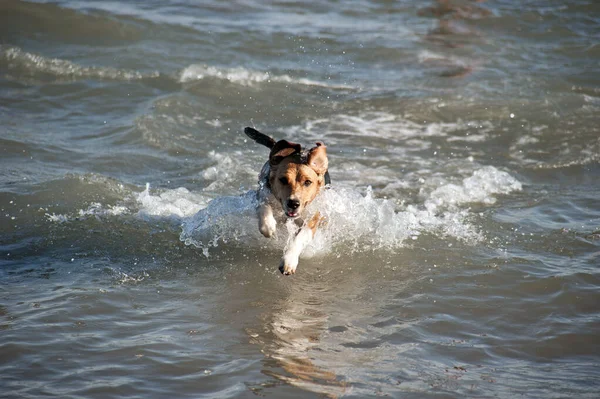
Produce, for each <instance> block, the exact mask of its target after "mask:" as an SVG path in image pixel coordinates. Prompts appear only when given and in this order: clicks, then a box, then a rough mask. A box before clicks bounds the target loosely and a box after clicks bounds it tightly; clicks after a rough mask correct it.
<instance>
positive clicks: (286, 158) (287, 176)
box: [269, 140, 328, 218]
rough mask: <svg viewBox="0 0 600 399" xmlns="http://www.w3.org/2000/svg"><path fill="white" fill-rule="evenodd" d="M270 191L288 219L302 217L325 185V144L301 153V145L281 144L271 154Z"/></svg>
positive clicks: (285, 142) (282, 141)
mask: <svg viewBox="0 0 600 399" xmlns="http://www.w3.org/2000/svg"><path fill="white" fill-rule="evenodd" d="M269 164H270V166H271V172H270V174H269V185H270V186H271V192H272V193H273V195H274V196H275V198H277V199H278V200H279V201H280V202H281V207H282V209H283V212H284V213H285V215H286V216H287V217H290V218H296V217H298V216H300V214H301V213H302V211H303V210H304V208H305V207H306V206H307V205H308V204H309V203H310V202H311V201H312V200H314V199H315V197H316V196H317V194H318V193H319V190H320V189H321V187H323V186H324V185H325V173H327V168H328V161H327V151H326V147H325V145H324V144H323V143H321V142H318V143H317V144H316V146H315V147H313V148H311V149H309V150H307V151H302V147H301V146H300V144H296V143H291V142H289V141H287V140H280V141H278V142H277V143H276V144H275V145H274V146H273V148H272V149H271V153H270V155H269Z"/></svg>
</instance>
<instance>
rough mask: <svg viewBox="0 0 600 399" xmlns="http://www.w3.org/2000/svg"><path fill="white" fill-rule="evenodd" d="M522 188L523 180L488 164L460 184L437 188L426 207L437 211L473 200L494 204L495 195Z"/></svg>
mask: <svg viewBox="0 0 600 399" xmlns="http://www.w3.org/2000/svg"><path fill="white" fill-rule="evenodd" d="M521 189H522V185H521V182H519V181H518V180H517V179H515V178H514V177H512V176H511V175H510V174H508V173H506V172H503V171H501V170H498V169H496V168H494V167H493V166H486V167H483V168H481V169H479V170H476V171H475V172H474V173H473V175H472V176H471V177H468V178H465V179H463V181H462V183H461V184H460V185H458V184H446V185H444V186H441V187H439V188H437V189H435V190H434V191H433V192H432V193H431V194H430V195H429V198H428V199H427V200H426V201H425V208H426V209H427V210H429V211H430V212H437V211H439V210H440V209H455V208H456V207H458V206H460V205H463V204H467V203H472V202H480V203H484V204H493V203H495V202H496V197H495V196H494V195H496V194H508V193H510V192H512V191H520V190H521Z"/></svg>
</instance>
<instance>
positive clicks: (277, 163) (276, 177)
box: [244, 127, 330, 275]
mask: <svg viewBox="0 0 600 399" xmlns="http://www.w3.org/2000/svg"><path fill="white" fill-rule="evenodd" d="M244 133H246V135H247V136H248V137H250V138H251V139H252V140H254V141H256V142H257V143H259V144H262V145H264V146H265V147H267V148H269V149H270V150H271V152H270V153H269V160H268V161H267V162H266V163H265V165H264V166H263V168H262V170H261V172H260V174H259V176H258V191H257V193H256V197H257V200H258V206H257V214H258V229H259V230H260V232H261V233H262V235H264V236H265V237H272V236H273V235H274V234H275V231H276V229H277V220H276V217H277V218H278V219H279V220H280V221H281V220H285V218H286V217H287V218H290V219H295V221H296V223H297V224H298V225H299V226H301V227H300V230H299V231H298V233H297V234H296V236H295V237H294V238H293V240H292V241H291V242H290V243H289V244H288V246H287V248H286V249H285V251H284V253H283V258H282V259H281V263H280V265H279V270H280V271H281V273H283V274H286V275H289V274H294V273H295V272H296V268H297V267H298V258H299V257H300V254H301V253H302V251H303V250H304V248H305V247H306V245H307V244H308V243H309V242H310V241H311V240H312V238H313V237H314V235H315V233H316V231H317V227H318V226H319V225H320V224H321V223H322V221H323V217H322V216H321V214H320V213H319V212H316V213H315V214H314V215H312V216H311V217H310V219H304V216H305V215H304V213H305V209H306V206H307V205H308V204H310V203H311V202H312V201H313V200H314V199H315V197H316V196H317V194H318V193H319V191H320V190H321V188H322V187H324V186H325V185H328V184H330V180H329V173H328V171H327V168H328V161H327V151H326V147H325V145H324V144H323V143H322V142H317V143H316V146H315V147H313V148H310V149H302V146H301V145H300V144H296V143H291V142H289V141H287V140H279V141H275V140H273V139H272V138H271V137H269V136H267V135H266V134H263V133H261V132H259V131H258V130H256V129H253V128H251V127H247V128H245V129H244Z"/></svg>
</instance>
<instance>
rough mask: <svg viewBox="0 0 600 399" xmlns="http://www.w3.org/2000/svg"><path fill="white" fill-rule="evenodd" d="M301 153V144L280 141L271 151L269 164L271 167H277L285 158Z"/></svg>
mask: <svg viewBox="0 0 600 399" xmlns="http://www.w3.org/2000/svg"><path fill="white" fill-rule="evenodd" d="M300 151H302V146H301V145H300V144H297V143H292V142H289V141H287V140H279V141H278V142H277V143H275V145H274V146H273V148H272V149H271V153H270V154H269V163H270V164H271V165H277V164H279V162H281V161H282V160H283V158H285V157H289V156H290V155H293V154H296V153H299V152H300Z"/></svg>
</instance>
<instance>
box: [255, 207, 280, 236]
mask: <svg viewBox="0 0 600 399" xmlns="http://www.w3.org/2000/svg"><path fill="white" fill-rule="evenodd" d="M258 229H259V230H260V232H261V234H262V235H263V236H265V237H272V236H273V234H275V230H276V229H277V222H276V221H275V217H273V208H271V205H270V204H269V203H268V202H266V201H265V202H263V203H262V204H260V205H259V206H258Z"/></svg>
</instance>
